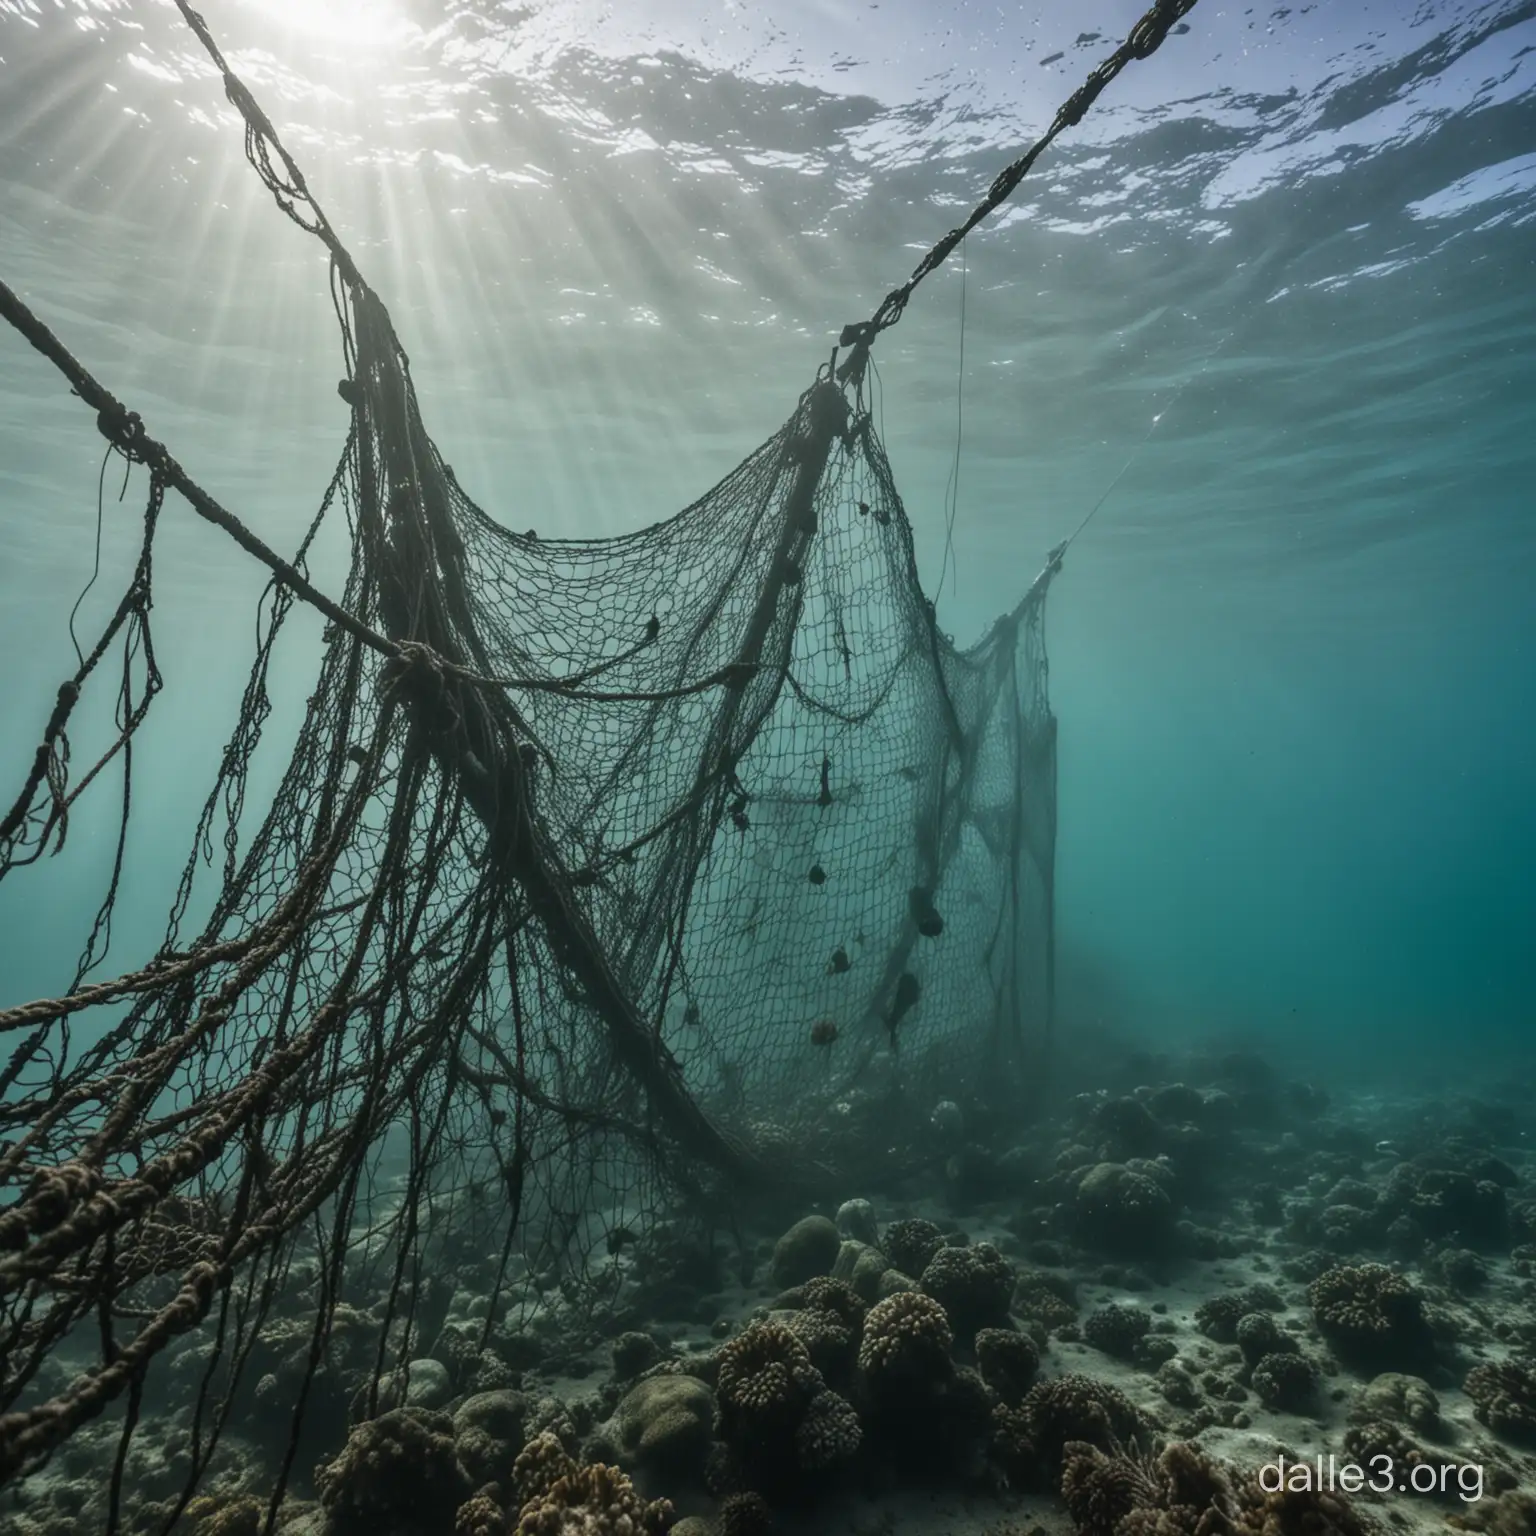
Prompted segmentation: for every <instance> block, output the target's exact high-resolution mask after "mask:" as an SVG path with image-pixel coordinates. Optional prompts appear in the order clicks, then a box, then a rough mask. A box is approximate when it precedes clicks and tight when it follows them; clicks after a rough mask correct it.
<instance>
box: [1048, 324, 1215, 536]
mask: <svg viewBox="0 0 1536 1536" xmlns="http://www.w3.org/2000/svg"><path fill="white" fill-rule="evenodd" d="M1235 334H1236V328H1235V327H1234V328H1233V330H1230V331H1228V332H1227V333H1226V335H1225V336H1223V337H1222V338H1221V340H1220V341H1218V342H1217V343H1216V345H1215V346H1214V347H1212V348H1211V351H1210V353H1209V355H1208V356H1207V357H1206V359H1205V361H1204V362H1203V363H1201V365H1200V370H1199V372H1198V373H1195V374H1193V375H1191V376H1190V377H1189V378H1187V379H1185V380H1184V382H1183V383H1182V384H1180V385H1179V387H1178V388H1177V389H1176V390H1175V391H1174V392H1173V399H1171V400H1170V401H1169V402H1168V404H1167V405H1165V406H1164V407H1163V408H1162V410H1160V411H1159V412H1158V413H1157V414H1156V415H1155V416H1154V417H1153V418H1152V424H1151V425H1150V426H1149V427H1148V428H1147V430H1146V431H1145V432H1144V433H1142V436H1141V441H1140V442H1139V443H1137V444H1136V445H1135V447H1133V448H1132V449H1131V451H1130V453H1129V455H1128V456H1127V457H1126V461H1125V463H1124V464H1122V465H1121V466H1120V468H1119V469H1118V470H1117V471H1116V472H1115V477H1114V479H1113V480H1111V481H1110V482H1109V484H1108V485H1106V486H1105V487H1104V493H1103V495H1101V496H1100V497H1099V499H1098V500H1097V501H1096V502H1094V504H1093V505H1092V506H1091V507H1090V508H1089V509H1088V515H1087V516H1086V517H1085V518H1084V519H1083V520H1082V522H1080V523H1079V524H1078V525H1077V527H1076V528H1074V529H1073V530H1072V532H1071V533H1070V534H1069V535H1068V536H1067V538H1066V539H1065V540H1064V541H1063V542H1062V544H1061V545H1059V546H1058V547H1059V549H1060V550H1061V551H1062V552H1063V553H1065V551H1066V550H1067V549H1069V548H1070V547H1071V545H1072V544H1073V542H1074V541H1075V540H1076V538H1077V536H1078V534H1080V533H1081V532H1082V531H1083V529H1084V528H1086V527H1087V526H1088V524H1089V523H1091V522H1092V521H1093V519H1094V516H1095V515H1096V514H1097V512H1098V510H1099V508H1100V507H1102V506H1103V505H1104V503H1105V502H1106V501H1108V500H1109V498H1110V497H1111V496H1112V495H1114V492H1115V487H1116V486H1118V485H1119V484H1120V482H1121V481H1122V480H1123V479H1125V476H1126V472H1127V471H1128V470H1129V469H1130V467H1131V465H1133V464H1134V463H1135V462H1136V460H1137V459H1139V458H1140V457H1141V451H1142V449H1143V448H1145V447H1146V446H1147V444H1148V443H1149V442H1150V441H1151V440H1152V434H1153V433H1154V432H1156V431H1157V429H1158V427H1159V425H1161V423H1162V420H1163V418H1164V417H1165V416H1166V415H1167V414H1168V413H1169V412H1170V411H1171V410H1173V409H1174V407H1175V406H1177V405H1178V403H1179V401H1180V400H1182V399H1183V398H1184V391H1185V390H1186V389H1188V388H1189V386H1190V385H1191V384H1194V383H1196V382H1198V381H1199V380H1200V379H1203V378H1204V377H1205V372H1206V369H1208V368H1209V367H1210V366H1211V364H1212V363H1214V362H1215V361H1216V354H1217V353H1218V352H1220V351H1221V349H1222V348H1223V347H1224V346H1226V344H1227V343H1228V342H1229V341H1230V340H1231V339H1232V337H1233V336H1234V335H1235Z"/></svg>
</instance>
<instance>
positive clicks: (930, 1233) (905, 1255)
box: [880, 1216, 944, 1280]
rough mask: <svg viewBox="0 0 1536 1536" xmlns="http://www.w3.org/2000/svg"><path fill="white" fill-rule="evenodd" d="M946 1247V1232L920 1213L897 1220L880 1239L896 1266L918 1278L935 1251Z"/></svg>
mask: <svg viewBox="0 0 1536 1536" xmlns="http://www.w3.org/2000/svg"><path fill="white" fill-rule="evenodd" d="M943 1246H944V1234H943V1233H942V1232H941V1231H939V1229H938V1228H937V1227H936V1226H934V1224H933V1223H932V1222H931V1221H924V1220H923V1219H922V1218H921V1217H919V1216H909V1217H907V1218H906V1219H905V1220H903V1221H893V1222H892V1223H891V1224H890V1225H889V1226H888V1227H887V1228H886V1229H885V1235H884V1237H883V1238H882V1239H881V1241H880V1247H881V1249H882V1250H883V1251H884V1253H885V1256H886V1258H888V1259H889V1260H890V1261H891V1266H892V1268H894V1269H899V1270H900V1271H901V1272H902V1274H904V1275H910V1276H911V1277H912V1278H913V1279H914V1280H916V1279H917V1278H918V1276H920V1275H921V1274H922V1272H923V1271H924V1270H925V1269H927V1267H928V1265H929V1262H930V1261H931V1260H932V1258H933V1256H934V1254H936V1253H937V1252H938V1251H939V1249H940V1248H942V1247H943Z"/></svg>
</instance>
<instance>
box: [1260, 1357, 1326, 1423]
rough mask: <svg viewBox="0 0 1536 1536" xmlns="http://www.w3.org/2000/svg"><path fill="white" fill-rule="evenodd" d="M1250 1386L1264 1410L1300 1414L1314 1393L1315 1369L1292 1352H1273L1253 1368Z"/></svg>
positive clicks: (1306, 1360) (1304, 1359)
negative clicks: (1270, 1409)
mask: <svg viewBox="0 0 1536 1536" xmlns="http://www.w3.org/2000/svg"><path fill="white" fill-rule="evenodd" d="M1252 1386H1253V1390H1254V1391H1255V1393H1257V1394H1258V1398H1259V1401H1260V1402H1261V1403H1263V1404H1265V1406H1266V1407H1269V1408H1280V1409H1283V1410H1285V1411H1286V1412H1288V1413H1300V1412H1301V1411H1302V1410H1303V1409H1304V1408H1306V1407H1307V1406H1308V1405H1309V1404H1310V1403H1311V1401H1312V1398H1313V1396H1314V1394H1315V1393H1316V1391H1317V1367H1316V1366H1315V1365H1313V1363H1312V1362H1311V1361H1310V1360H1308V1359H1307V1357H1306V1356H1305V1355H1302V1354H1297V1353H1296V1352H1295V1351H1294V1350H1280V1351H1276V1352H1275V1353H1274V1354H1270V1355H1265V1356H1264V1358H1263V1359H1262V1360H1260V1361H1259V1363H1258V1364H1257V1365H1256V1366H1254V1368H1253V1377H1252Z"/></svg>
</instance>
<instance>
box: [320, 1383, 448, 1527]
mask: <svg viewBox="0 0 1536 1536" xmlns="http://www.w3.org/2000/svg"><path fill="white" fill-rule="evenodd" d="M315 1487H316V1490H317V1491H318V1493H319V1495H320V1501H321V1503H323V1504H324V1505H325V1508H326V1512H327V1514H328V1515H329V1517H330V1523H331V1527H332V1529H333V1530H334V1531H336V1532H337V1533H338V1536H350V1533H353V1532H356V1533H357V1536H374V1533H375V1531H376V1530H377V1528H378V1526H379V1524H380V1523H381V1522H382V1521H384V1520H386V1519H388V1520H394V1521H399V1520H400V1519H402V1518H403V1519H406V1520H409V1521H414V1522H416V1523H418V1524H421V1525H423V1526H426V1527H428V1528H431V1527H433V1526H434V1525H440V1526H444V1527H447V1526H451V1525H452V1523H453V1518H454V1512H455V1511H456V1510H457V1509H458V1507H459V1505H460V1504H462V1503H463V1502H464V1501H465V1500H466V1499H468V1498H469V1496H470V1494H471V1493H472V1492H473V1491H474V1489H473V1486H472V1484H471V1483H470V1480H469V1477H468V1476H467V1475H466V1473H465V1471H464V1468H463V1466H462V1465H460V1462H459V1458H458V1454H457V1452H456V1450H455V1448H454V1438H453V1420H452V1419H451V1418H449V1417H448V1415H447V1414H445V1413H433V1412H431V1411H430V1410H428V1409H424V1408H393V1409H391V1410H390V1411H389V1412H388V1413H385V1414H382V1415H381V1416H380V1417H379V1418H377V1419H370V1420H368V1421H367V1422H366V1423H363V1424H359V1425H358V1426H357V1427H356V1428H355V1429H354V1430H353V1431H352V1433H351V1435H350V1436H349V1437H348V1439H347V1443H346V1445H345V1446H343V1447H342V1450H341V1452H340V1454H338V1455H337V1456H336V1457H335V1458H334V1459H333V1460H331V1461H329V1462H324V1463H322V1464H321V1465H320V1467H319V1468H318V1469H317V1470H316V1472H315Z"/></svg>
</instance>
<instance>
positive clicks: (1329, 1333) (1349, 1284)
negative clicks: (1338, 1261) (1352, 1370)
mask: <svg viewBox="0 0 1536 1536" xmlns="http://www.w3.org/2000/svg"><path fill="white" fill-rule="evenodd" d="M1307 1296H1308V1299H1309V1300H1310V1301H1311V1303H1312V1315H1313V1317H1314V1319H1315V1320H1316V1322H1317V1326H1318V1329H1319V1330H1320V1331H1321V1333H1322V1335H1323V1337H1324V1338H1326V1339H1327V1340H1328V1342H1329V1344H1331V1345H1332V1346H1333V1348H1334V1350H1335V1352H1336V1353H1337V1354H1338V1356H1339V1358H1340V1359H1341V1360H1343V1361H1345V1363H1346V1364H1349V1365H1354V1366H1357V1367H1362V1368H1365V1369H1372V1370H1400V1369H1408V1368H1411V1367H1412V1366H1414V1365H1417V1364H1420V1363H1422V1362H1423V1361H1425V1360H1427V1359H1430V1358H1432V1356H1433V1353H1434V1340H1433V1339H1432V1337H1431V1335H1430V1331H1429V1324H1428V1322H1427V1321H1426V1320H1425V1317H1424V1304H1423V1299H1422V1298H1421V1297H1420V1295H1419V1293H1418V1291H1417V1290H1415V1289H1414V1287H1413V1286H1412V1285H1411V1284H1409V1282H1408V1281H1407V1280H1406V1279H1404V1277H1403V1276H1402V1275H1399V1274H1397V1273H1396V1272H1395V1271H1394V1270H1391V1269H1388V1268H1387V1267H1386V1265H1384V1264H1353V1265H1351V1264H1343V1265H1339V1266H1338V1267H1337V1268H1334V1269H1330V1270H1326V1271H1325V1272H1324V1273H1323V1274H1321V1275H1319V1276H1318V1277H1317V1279H1316V1280H1314V1281H1313V1282H1312V1284H1311V1286H1310V1287H1309V1288H1308V1291H1307Z"/></svg>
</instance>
